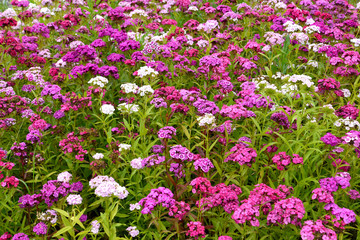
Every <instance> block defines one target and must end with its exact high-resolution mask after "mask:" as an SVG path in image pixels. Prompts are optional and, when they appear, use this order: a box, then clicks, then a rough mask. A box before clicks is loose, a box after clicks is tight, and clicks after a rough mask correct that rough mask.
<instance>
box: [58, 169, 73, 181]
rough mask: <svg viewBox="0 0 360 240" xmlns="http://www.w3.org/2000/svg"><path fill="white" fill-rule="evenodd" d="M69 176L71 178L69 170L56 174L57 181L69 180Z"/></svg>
mask: <svg viewBox="0 0 360 240" xmlns="http://www.w3.org/2000/svg"><path fill="white" fill-rule="evenodd" d="M71 178H72V175H71V173H69V172H67V171H66V172H62V173H60V174H59V175H58V176H57V180H58V181H59V182H67V183H68V182H70V180H71Z"/></svg>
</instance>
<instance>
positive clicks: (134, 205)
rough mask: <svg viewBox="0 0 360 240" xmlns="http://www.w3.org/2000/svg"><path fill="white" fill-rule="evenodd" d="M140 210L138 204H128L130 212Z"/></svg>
mask: <svg viewBox="0 0 360 240" xmlns="http://www.w3.org/2000/svg"><path fill="white" fill-rule="evenodd" d="M140 208H141V205H140V204H139V203H134V204H131V203H130V211H134V210H135V209H137V210H140Z"/></svg>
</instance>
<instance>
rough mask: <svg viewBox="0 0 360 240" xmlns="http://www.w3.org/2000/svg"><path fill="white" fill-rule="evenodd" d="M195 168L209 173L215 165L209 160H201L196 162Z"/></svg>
mask: <svg viewBox="0 0 360 240" xmlns="http://www.w3.org/2000/svg"><path fill="white" fill-rule="evenodd" d="M194 167H195V170H198V169H199V168H200V169H201V170H202V171H203V172H208V171H209V170H210V168H214V165H213V164H212V162H211V161H210V160H209V159H208V158H199V159H196V160H195V161H194Z"/></svg>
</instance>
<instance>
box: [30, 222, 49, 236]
mask: <svg viewBox="0 0 360 240" xmlns="http://www.w3.org/2000/svg"><path fill="white" fill-rule="evenodd" d="M33 232H34V233H36V235H45V234H46V233H47V225H46V224H45V223H43V222H39V223H38V224H36V225H35V226H34V228H33Z"/></svg>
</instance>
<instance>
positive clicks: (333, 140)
mask: <svg viewBox="0 0 360 240" xmlns="http://www.w3.org/2000/svg"><path fill="white" fill-rule="evenodd" d="M320 140H321V141H323V143H325V144H327V145H330V146H333V147H335V146H336V145H338V144H340V143H341V140H340V138H338V137H336V136H334V135H333V134H331V133H329V132H328V133H326V134H325V135H324V136H322V137H321V138H320Z"/></svg>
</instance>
